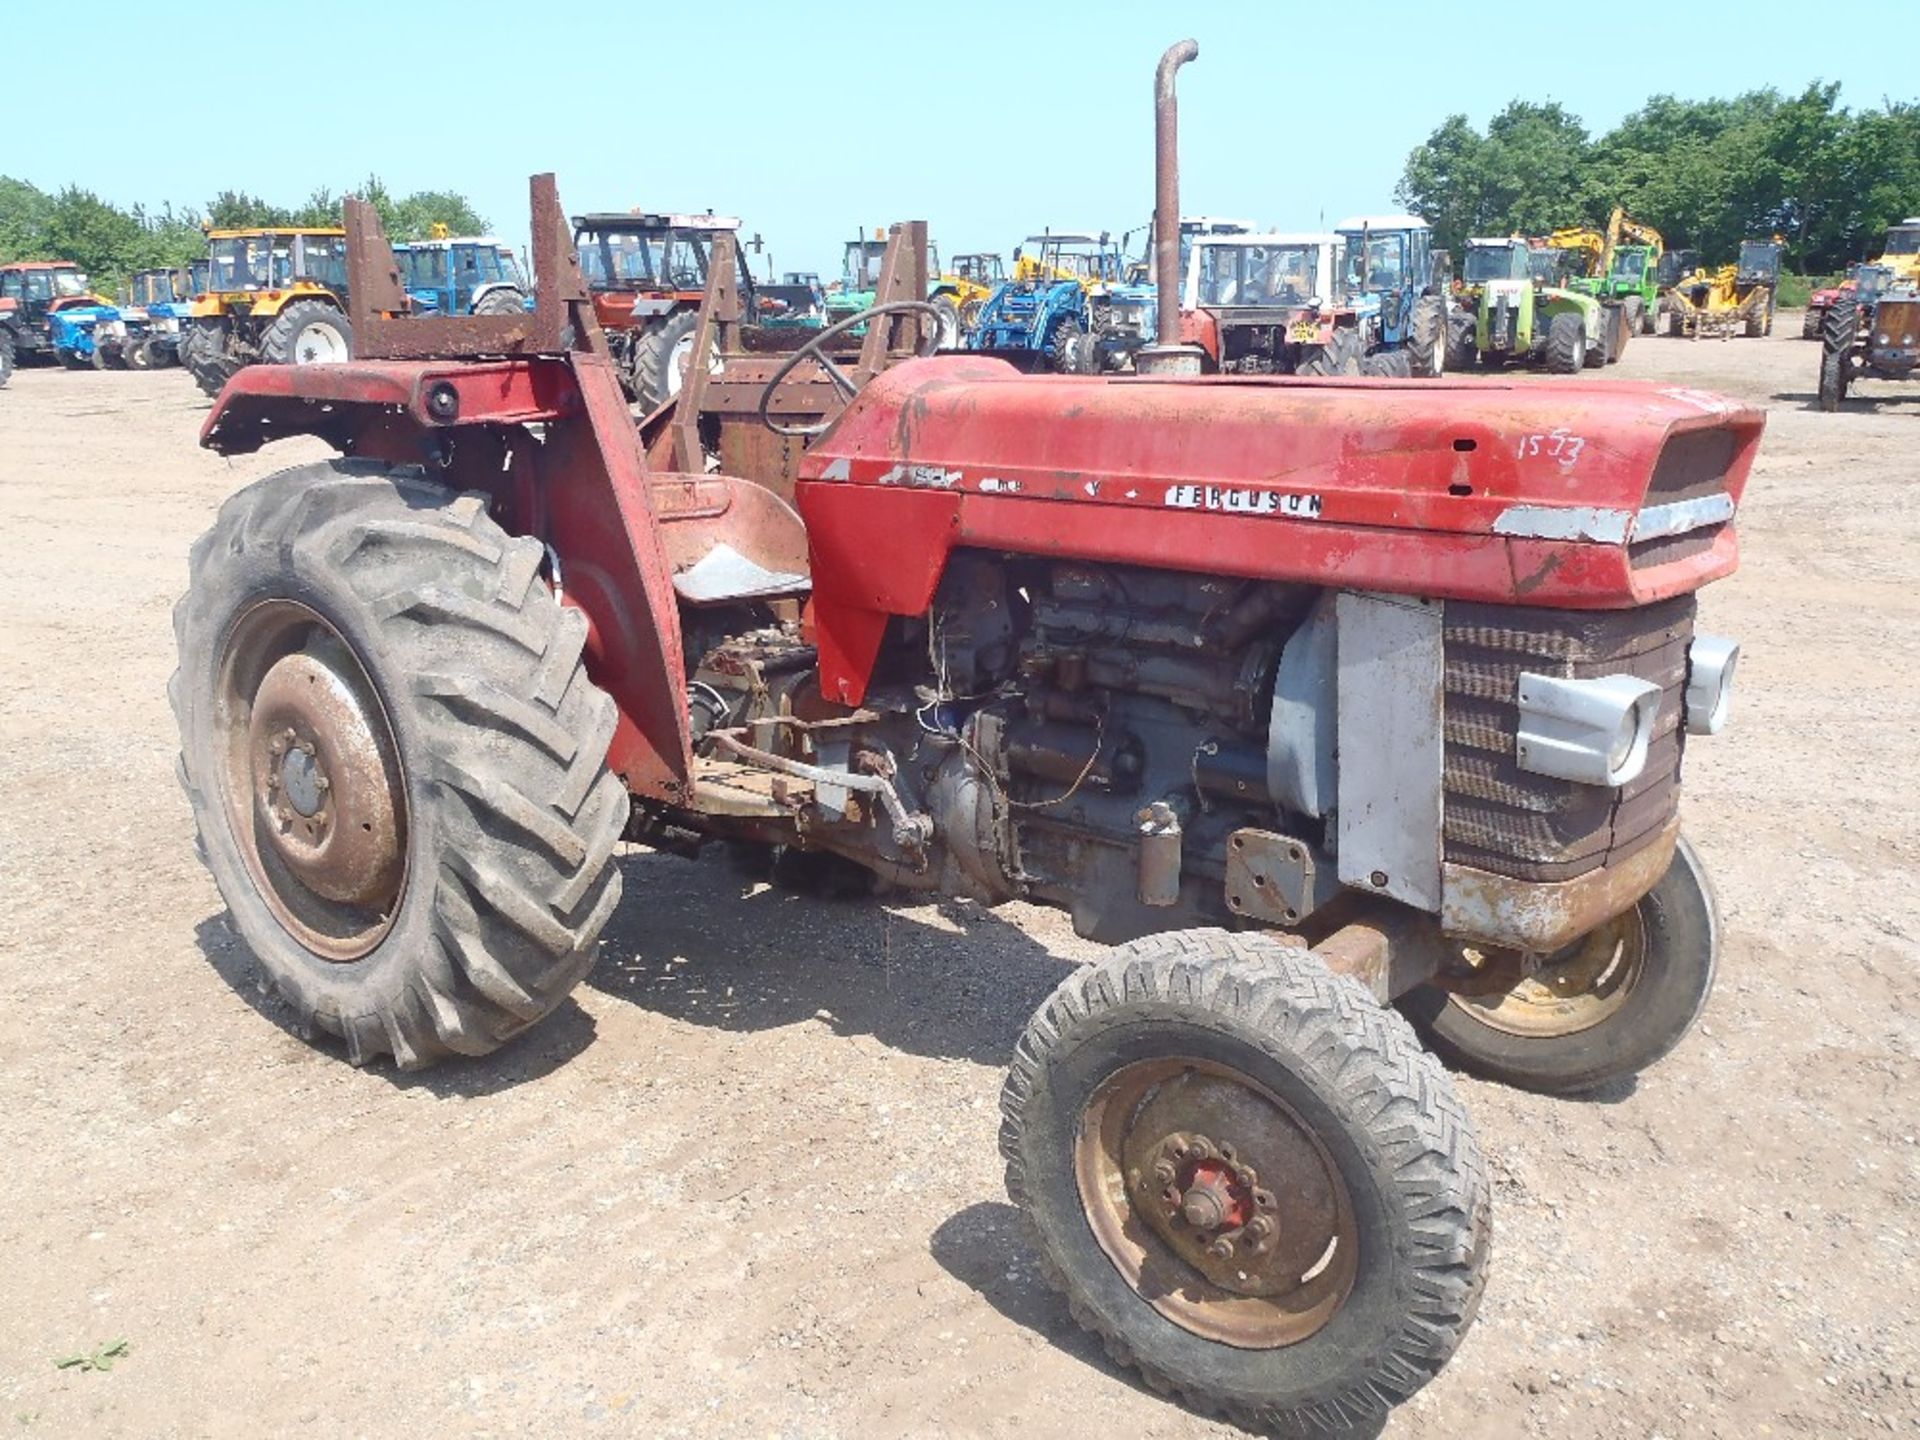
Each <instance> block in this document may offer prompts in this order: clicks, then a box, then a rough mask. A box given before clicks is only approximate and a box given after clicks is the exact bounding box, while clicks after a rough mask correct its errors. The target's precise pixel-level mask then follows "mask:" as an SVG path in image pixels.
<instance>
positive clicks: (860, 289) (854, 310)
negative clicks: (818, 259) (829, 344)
mask: <svg viewBox="0 0 1920 1440" xmlns="http://www.w3.org/2000/svg"><path fill="white" fill-rule="evenodd" d="M886 254H887V234H886V231H884V230H876V231H874V232H873V235H872V237H871V238H868V237H865V236H856V237H855V238H854V239H852V240H849V241H847V242H846V244H845V245H843V246H842V247H841V254H840V279H839V280H838V281H836V282H835V283H833V284H831V285H829V286H827V323H828V324H829V325H837V324H839V323H840V322H841V321H842V320H844V319H846V318H847V316H849V315H857V314H859V313H860V312H861V311H863V310H871V309H872V308H873V296H874V287H875V286H876V285H877V284H878V283H879V280H880V266H881V264H882V262H883V261H884V260H885V259H886Z"/></svg>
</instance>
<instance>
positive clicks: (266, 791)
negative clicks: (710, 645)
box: [168, 461, 628, 1069]
mask: <svg viewBox="0 0 1920 1440" xmlns="http://www.w3.org/2000/svg"><path fill="white" fill-rule="evenodd" d="M544 553H545V552H544V550H543V547H542V546H541V544H540V542H539V541H537V540H534V539H531V538H529V537H510V536H508V535H506V534H504V533H502V531H501V530H500V529H499V527H498V526H496V525H495V524H494V523H493V522H492V520H490V519H489V518H488V516H487V512H486V504H485V501H484V499H483V498H482V497H481V496H478V495H460V496H455V495H452V494H450V493H449V492H447V491H445V490H442V489H440V488H438V487H436V486H433V485H430V484H428V483H427V482H426V481H425V480H424V479H422V478H420V472H418V471H417V470H411V469H409V470H388V469H385V468H383V467H381V466H378V465H375V464H371V463H368V462H360V461H335V462H330V463H324V464H317V465H305V466H301V467H299V468H297V469H293V470H287V471H282V472H281V473H280V474H278V475H274V476H271V477H269V478H268V479H265V480H262V481H260V482H258V483H257V484H255V485H252V486H249V487H248V488H247V489H245V490H242V491H241V492H240V493H239V494H237V495H235V496H234V497H233V498H232V499H231V500H229V501H228V502H227V503H226V504H225V505H224V506H223V507H222V508H221V511H220V515H219V518H218V520H216V521H215V523H214V527H213V529H212V530H211V531H209V532H208V533H207V534H206V535H205V536H203V537H202V538H201V539H200V541H199V542H198V543H197V544H196V545H195V546H194V548H193V554H192V558H191V562H190V571H191V575H192V584H191V588H190V589H189V590H188V592H187V594H186V596H185V597H184V598H183V599H182V600H181V601H180V603H179V604H178V605H177V606H176V607H175V608H174V631H175V635H176V638H177V640H178V643H179V656H180V667H179V669H178V670H177V671H176V672H175V673H174V676H173V679H172V681H171V683H170V684H169V686H168V690H169V694H170V696H171V699H172V702H173V709H174V714H175V717H176V718H177V719H178V721H179V724H180V735H181V778H182V782H183V784H184V785H185V787H186V790H187V796H188V799H189V800H190V801H191V802H192V805H193V811H194V818H195V820H196V821H197V822H198V825H199V830H200V840H201V846H202V853H203V855H204V857H205V859H206V862H207V866H208V868H209V869H210V870H212V872H213V876H214V879H215V881H216V882H217V883H218V884H219V887H220V893H221V894H222V895H223V896H224V897H225V898H226V901H227V905H228V908H229V910H230V912H231V915H232V922H233V925H234V927H235V929H236V930H238V932H239V934H240V936H241V938H242V939H244V940H245V941H246V942H247V944H248V945H249V946H250V947H251V948H252V951H253V953H254V955H255V956H256V957H257V958H258V960H259V963H260V967H261V970H262V972H263V981H262V983H263V988H265V989H268V990H270V991H272V992H275V993H277V994H278V995H279V996H280V997H281V998H282V999H283V1000H284V1001H285V1002H286V1003H287V1005H288V1006H289V1007H290V1008H291V1010H292V1012H293V1015H294V1020H295V1025H296V1027H297V1028H298V1029H299V1030H300V1032H301V1033H302V1034H303V1035H311V1033H312V1032H313V1030H315V1029H316V1028H317V1029H319V1030H324V1031H328V1032H330V1033H332V1034H335V1035H338V1036H340V1037H342V1038H343V1039H344V1040H345V1042H346V1049H347V1058H348V1059H350V1060H351V1061H352V1062H353V1063H355V1064H361V1063H363V1062H365V1061H368V1060H371V1059H374V1058H376V1057H378V1056H380V1055H391V1056H393V1058H394V1060H395V1061H396V1062H397V1063H398V1064H399V1065H400V1067H401V1068H403V1069H413V1068H416V1067H419V1066H422V1065H426V1064H429V1063H431V1062H432V1061H434V1060H437V1059H439V1058H441V1057H442V1056H445V1055H450V1054H461V1055H483V1054H485V1053H487V1052H488V1051H490V1050H493V1049H494V1048H496V1047H497V1046H499V1045H500V1044H501V1043H502V1042H504V1041H505V1040H507V1039H509V1038H511V1037H512V1036H513V1035H515V1034H517V1033H518V1032H519V1031H521V1030H524V1029H525V1028H526V1027H528V1026H529V1025H531V1024H533V1023H534V1022H535V1021H536V1020H539V1019H540V1018H541V1017H543V1016H544V1015H546V1014H547V1013H548V1012H549V1011H551V1010H552V1009H553V1008H554V1007H555V1006H557V1005H558V1004H559V1003H560V1002H561V1000H562V999H563V998H564V997H565V996H566V995H567V993H568V992H569V991H570V990H572V988H573V987H574V985H575V984H576V983H578V982H579V980H580V979H581V977H582V976H583V975H585V974H586V972H587V970H588V968H589V967H590V966H591V964H592V963H593V957H594V947H595V939H596V937H597V936H598V934H599V932H600V929H601V927H602V925H604V924H605V922H606V920H607V917H608V916H609V915H610V914H611V913H612V911H613V908H614V906H615V904H616V903H617V901H618V899H619V895H620V875H619V871H618V870H617V869H616V868H615V867H614V865H613V848H614V844H615V842H616V841H617V840H618V839H619V838H620V835H621V833H622V831H623V830H624V828H625V825H626V820H627V808H628V802H627V793H626V790H625V788H624V787H623V786H622V784H621V782H620V781H619V779H618V778H617V777H615V776H614V775H612V774H611V773H610V772H609V771H608V769H607V763H606V755H607V745H608V742H609V741H610V740H611V738H612V736H613V730H614V722H615V710H614V705H613V702H612V700H611V699H609V698H608V697H607V696H606V695H605V694H603V693H602V692H601V691H599V690H598V689H596V688H595V687H594V686H593V684H592V683H591V682H590V681H589V680H588V679H587V674H586V669H585V667H584V665H583V664H582V661H581V648H582V645H583V644H584V642H585V639H586V622H585V620H584V618H583V617H582V616H581V615H580V614H579V612H578V611H574V610H567V609H563V608H562V607H561V606H560V605H559V603H558V602H557V601H556V600H555V599H554V597H553V595H552V593H551V592H550V591H549V590H548V589H547V587H546V586H545V585H544V584H543V583H542V582H541V580H540V578H539V571H540V564H541V558H542V556H543V554H544Z"/></svg>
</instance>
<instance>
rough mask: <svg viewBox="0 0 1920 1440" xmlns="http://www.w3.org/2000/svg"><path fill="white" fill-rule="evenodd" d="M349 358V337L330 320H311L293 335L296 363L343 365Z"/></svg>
mask: <svg viewBox="0 0 1920 1440" xmlns="http://www.w3.org/2000/svg"><path fill="white" fill-rule="evenodd" d="M347 359H348V354H347V337H346V336H344V335H342V334H341V333H340V328H339V327H338V326H337V325H334V324H331V323H330V322H328V321H325V320H309V321H308V322H307V323H306V324H305V325H302V326H301V327H300V329H299V331H298V332H297V333H296V334H295V335H294V337H293V363H294V364H296V365H342V364H345V363H346V361H347Z"/></svg>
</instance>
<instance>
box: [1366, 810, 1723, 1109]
mask: <svg viewBox="0 0 1920 1440" xmlns="http://www.w3.org/2000/svg"><path fill="white" fill-rule="evenodd" d="M1499 958H1500V957H1498V956H1494V955H1490V954H1486V953H1483V952H1473V953H1472V955H1471V956H1468V955H1467V954H1466V952H1464V951H1463V953H1462V957H1461V963H1458V964H1456V965H1455V966H1454V967H1453V969H1452V970H1451V971H1450V972H1448V973H1449V974H1450V975H1452V976H1453V977H1455V978H1454V979H1453V980H1452V983H1451V984H1450V986H1449V988H1444V989H1443V988H1442V987H1441V986H1440V985H1428V986H1422V987H1421V988H1420V989H1418V990H1416V991H1414V992H1412V993H1411V994H1409V995H1407V996H1406V997H1405V998H1404V999H1403V1000H1402V1001H1401V1002H1400V1004H1401V1008H1402V1009H1403V1010H1404V1011H1405V1012H1406V1013H1407V1015H1408V1017H1409V1018H1410V1019H1412V1021H1413V1023H1414V1025H1415V1027H1416V1028H1418V1029H1419V1030H1420V1031H1421V1033H1422V1034H1423V1035H1424V1036H1425V1037H1426V1039H1427V1042H1428V1044H1430V1045H1432V1046H1433V1048H1434V1049H1435V1050H1436V1051H1437V1052H1438V1053H1439V1054H1440V1055H1441V1056H1442V1057H1443V1058H1445V1059H1447V1060H1449V1061H1451V1062H1453V1063H1454V1064H1457V1065H1459V1066H1461V1067H1462V1068H1464V1069H1467V1070H1471V1071H1472V1072H1473V1073H1475V1074H1476V1075H1483V1076H1485V1077H1486V1078H1488V1079H1490V1080H1500V1081H1504V1082H1505V1083H1507V1084H1509V1085H1514V1086H1518V1087H1519V1088H1520V1089H1522V1090H1534V1091H1538V1092H1540V1093H1542V1094H1546V1095H1577V1094H1580V1093H1582V1092H1584V1091H1588V1090H1593V1089H1595V1088H1597V1087H1599V1086H1602V1085H1605V1084H1607V1083H1608V1082H1609V1081H1613V1080H1619V1079H1622V1078H1624V1077H1626V1076H1629V1075H1637V1074H1639V1073H1640V1071H1642V1070H1645V1069H1646V1068H1647V1067H1648V1066H1650V1065H1652V1064H1654V1063H1655V1062H1656V1061H1658V1060H1660V1059H1661V1058H1662V1057H1664V1056H1665V1055H1666V1054H1667V1053H1668V1052H1670V1051H1671V1050H1672V1049H1673V1048H1674V1046H1676V1045H1678V1044H1679V1043H1680V1041H1681V1039H1682V1037H1684V1036H1685V1035H1686V1033H1687V1031H1688V1030H1690V1029H1692V1028H1693V1022H1694V1021H1695V1020H1696V1019H1698V1018H1699V1015H1700V1011H1701V1010H1702V1009H1703V1008H1704V1007H1705V1005H1706V1003H1707V996H1708V995H1709V994H1710V993H1711V992H1712V990H1713V976H1714V970H1715V968H1716V967H1717V965H1718V964H1719V959H1720V919H1719V910H1718V907H1717V906H1716V905H1715V903H1714V898H1713V888H1712V886H1711V885H1710V884H1709V883H1708V881H1707V872H1706V869H1705V867H1704V866H1702V865H1701V863H1700V857H1699V856H1698V855H1696V854H1695V853H1694V850H1693V847H1692V846H1690V845H1689V844H1687V842H1686V841H1685V840H1682V841H1681V842H1680V845H1679V848H1678V849H1677V850H1676V851H1675V852H1674V857H1673V864H1672V865H1670V866H1669V867H1668V869H1667V873H1666V874H1665V875H1664V876H1662V877H1661V879H1660V882H1659V883H1658V884H1657V885H1655V886H1654V887H1653V889H1652V890H1650V891H1649V892H1648V893H1647V894H1646V895H1645V896H1644V897H1643V898H1642V899H1641V901H1640V903H1639V904H1638V905H1636V906H1635V907H1634V908H1633V909H1631V910H1629V911H1627V913H1626V914H1624V915H1621V916H1619V917H1617V918H1616V919H1614V920H1611V921H1608V922H1607V923H1606V924H1605V925H1602V926H1601V927H1600V928H1599V929H1597V930H1595V931H1593V932H1592V933H1591V934H1589V935H1586V936H1583V937H1582V938H1581V939H1579V940H1576V941H1574V943H1573V944H1571V945H1569V946H1567V947H1566V948H1565V949H1564V950H1559V951H1556V952H1555V953H1553V954H1551V955H1546V956H1540V957H1536V959H1535V962H1534V963H1533V964H1522V965H1520V966H1519V967H1517V968H1518V971H1519V976H1520V978H1518V979H1517V980H1513V981H1511V982H1510V983H1507V984H1506V985H1505V986H1504V988H1491V989H1489V988H1485V987H1483V986H1481V985H1477V984H1475V983H1474V979H1475V975H1476V971H1478V970H1482V969H1484V967H1485V965H1486V962H1487V961H1488V960H1490V959H1492V960H1498V959H1499ZM1506 958H1509V959H1518V958H1519V957H1511V956H1509V957H1506ZM1472 960H1478V961H1479V962H1480V963H1479V965H1477V966H1476V965H1474V964H1472V963H1469V962H1470V961H1472ZM1489 973H1499V972H1489ZM1506 973H1508V974H1512V973H1513V972H1512V971H1508V972H1506Z"/></svg>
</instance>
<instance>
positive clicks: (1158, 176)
mask: <svg viewBox="0 0 1920 1440" xmlns="http://www.w3.org/2000/svg"><path fill="white" fill-rule="evenodd" d="M1199 54H1200V42H1199V41H1197V40H1182V41H1180V43H1179V44H1177V45H1173V46H1170V47H1168V50H1167V53H1166V54H1164V55H1162V56H1161V57H1160V65H1159V68H1158V69H1156V70H1155V71H1154V72H1153V285H1154V309H1155V311H1156V315H1155V324H1154V338H1155V343H1154V344H1152V345H1147V346H1143V347H1142V348H1141V349H1140V350H1139V351H1138V352H1137V353H1136V354H1135V356H1134V361H1133V364H1134V369H1135V370H1137V371H1139V372H1140V373H1141V374H1143V375H1198V374H1199V373H1200V349H1199V347H1198V346H1194V345H1182V344H1181V343H1180V282H1181V279H1182V278H1183V277H1182V276H1181V274H1180V103H1179V100H1178V98H1177V97H1176V96H1175V94H1174V87H1173V77H1174V72H1175V71H1176V70H1178V69H1179V68H1180V67H1181V66H1182V65H1184V64H1186V63H1187V62H1188V61H1189V60H1193V59H1196V58H1198V56H1199Z"/></svg>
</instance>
